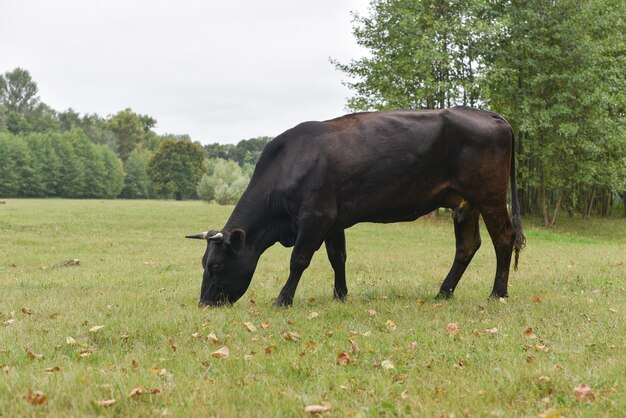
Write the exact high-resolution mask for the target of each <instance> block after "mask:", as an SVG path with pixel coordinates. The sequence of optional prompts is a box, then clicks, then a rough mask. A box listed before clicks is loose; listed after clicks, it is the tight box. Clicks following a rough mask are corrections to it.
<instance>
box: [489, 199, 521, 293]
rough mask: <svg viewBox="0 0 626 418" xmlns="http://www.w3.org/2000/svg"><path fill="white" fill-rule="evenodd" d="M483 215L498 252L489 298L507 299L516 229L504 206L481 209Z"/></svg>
mask: <svg viewBox="0 0 626 418" xmlns="http://www.w3.org/2000/svg"><path fill="white" fill-rule="evenodd" d="M481 214H482V216H483V220H484V221H485V225H486V226H487V230H488V231H489V235H490V236H491V241H492V242H493V246H494V248H495V250H496V259H497V264H496V278H495V280H494V282H493V291H492V292H491V295H490V296H489V297H490V298H493V299H498V298H505V297H508V296H509V294H508V284H509V269H510V266H511V253H512V252H513V242H514V241H515V229H513V224H512V223H511V218H510V217H509V212H508V210H507V208H506V205H504V204H503V205H501V206H496V207H485V208H481Z"/></svg>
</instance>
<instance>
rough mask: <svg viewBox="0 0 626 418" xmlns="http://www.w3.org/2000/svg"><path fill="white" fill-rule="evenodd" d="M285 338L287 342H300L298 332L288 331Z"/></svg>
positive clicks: (284, 335)
mask: <svg viewBox="0 0 626 418" xmlns="http://www.w3.org/2000/svg"><path fill="white" fill-rule="evenodd" d="M283 338H284V339H285V340H287V341H298V340H299V339H300V335H299V334H298V333H297V332H293V331H287V332H285V333H284V334H283Z"/></svg>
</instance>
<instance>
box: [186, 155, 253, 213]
mask: <svg viewBox="0 0 626 418" xmlns="http://www.w3.org/2000/svg"><path fill="white" fill-rule="evenodd" d="M249 182H250V177H249V176H247V175H246V174H244V172H243V170H242V169H241V167H239V165H238V164H237V163H236V162H234V161H227V160H222V159H219V158H218V159H212V160H210V161H209V173H208V174H204V175H203V176H202V178H201V179H200V182H199V183H198V186H197V188H196V192H197V193H198V197H199V198H200V199H202V200H206V201H209V202H210V201H215V202H216V203H218V204H220V205H232V204H235V203H237V201H238V200H239V198H240V197H241V195H242V194H243V192H244V190H246V187H247V186H248V183H249Z"/></svg>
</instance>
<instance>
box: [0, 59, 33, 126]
mask: <svg viewBox="0 0 626 418" xmlns="http://www.w3.org/2000/svg"><path fill="white" fill-rule="evenodd" d="M1 78H2V81H0V102H2V103H3V104H4V105H5V106H6V110H7V111H8V112H16V113H18V114H22V115H23V114H25V113H26V112H28V111H29V110H32V109H34V108H35V106H36V105H37V103H39V97H38V96H37V94H38V93H39V90H38V88H37V83H35V82H34V81H33V79H32V77H31V75H30V73H29V72H28V71H26V70H25V69H23V68H16V69H14V70H13V71H7V72H6V73H5V74H4V75H3V76H2V77H1Z"/></svg>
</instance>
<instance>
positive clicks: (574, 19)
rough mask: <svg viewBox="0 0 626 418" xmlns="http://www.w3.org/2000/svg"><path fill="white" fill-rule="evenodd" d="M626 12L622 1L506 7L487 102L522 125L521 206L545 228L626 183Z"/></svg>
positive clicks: (573, 0) (489, 75) (488, 77)
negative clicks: (564, 209)
mask: <svg viewBox="0 0 626 418" xmlns="http://www.w3.org/2000/svg"><path fill="white" fill-rule="evenodd" d="M624 15H626V10H625V5H624V2H620V1H614V0H609V1H608V2H607V1H596V0H589V1H586V2H580V1H577V0H559V1H554V2H545V1H540V0H532V1H513V2H511V3H510V4H509V5H508V6H507V8H506V9H505V14H504V15H503V20H504V21H506V22H508V24H507V30H506V32H504V34H503V37H502V38H501V42H500V45H499V48H498V50H496V51H494V52H493V53H492V58H493V60H492V61H491V65H490V67H489V68H488V71H487V75H486V80H487V82H488V85H489V91H490V94H489V99H490V103H491V105H492V107H493V108H494V109H496V110H498V111H500V112H501V113H503V114H504V115H506V116H507V118H508V119H509V120H510V121H511V122H512V124H513V126H514V127H516V130H517V141H518V146H519V149H520V150H521V152H520V153H519V159H520V172H521V176H520V180H521V181H520V183H521V188H520V189H521V190H520V192H521V193H520V194H521V201H522V203H523V208H524V209H525V210H526V211H534V212H537V213H538V214H539V215H540V216H541V217H542V219H543V222H544V224H545V225H553V224H554V223H556V219H557V214H558V213H559V209H560V207H561V204H562V203H563V202H564V201H566V202H567V203H566V204H567V205H568V206H570V207H573V206H578V207H579V209H580V210H581V211H582V212H583V214H585V215H588V214H589V209H590V205H591V202H592V201H593V196H594V193H595V190H597V189H603V188H608V189H611V190H614V191H618V190H620V188H622V189H623V188H624V180H623V179H624V178H626V164H624V157H623V156H624V154H625V153H626V131H625V126H626V124H625V121H624V107H625V105H624V104H625V100H624V97H625V96H624V92H625V91H626V84H625V78H624V74H626V61H625V60H624V56H625V52H626V46H625V43H624V42H623V40H624V38H623V34H624V33H625V30H626V28H625V27H624V19H623V16H624ZM590 22H593V24H590ZM620 40H621V41H620ZM620 182H621V184H620ZM578 199H581V200H583V202H582V205H580V204H578V205H577V203H578V202H576V200H578Z"/></svg>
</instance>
